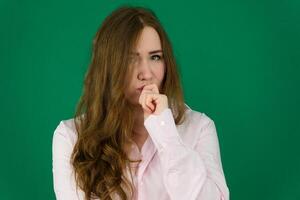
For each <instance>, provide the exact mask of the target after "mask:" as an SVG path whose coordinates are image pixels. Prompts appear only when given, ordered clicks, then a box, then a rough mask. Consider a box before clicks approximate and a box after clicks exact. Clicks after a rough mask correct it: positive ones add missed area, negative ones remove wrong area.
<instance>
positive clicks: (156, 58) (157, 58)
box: [151, 55, 161, 60]
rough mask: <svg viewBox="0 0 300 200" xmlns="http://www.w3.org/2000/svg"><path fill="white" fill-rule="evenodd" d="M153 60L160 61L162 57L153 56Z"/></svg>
mask: <svg viewBox="0 0 300 200" xmlns="http://www.w3.org/2000/svg"><path fill="white" fill-rule="evenodd" d="M151 58H152V60H160V59H161V56H160V55H153V56H151Z"/></svg>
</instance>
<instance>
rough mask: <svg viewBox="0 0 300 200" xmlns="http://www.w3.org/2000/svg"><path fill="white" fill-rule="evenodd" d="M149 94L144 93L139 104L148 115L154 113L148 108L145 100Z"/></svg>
mask: <svg viewBox="0 0 300 200" xmlns="http://www.w3.org/2000/svg"><path fill="white" fill-rule="evenodd" d="M147 95H148V94H147V93H145V92H144V93H142V94H141V96H140V99H139V103H140V104H141V106H142V108H143V110H146V111H147V112H148V113H152V110H151V107H149V106H147V104H146V102H145V99H146V96H147Z"/></svg>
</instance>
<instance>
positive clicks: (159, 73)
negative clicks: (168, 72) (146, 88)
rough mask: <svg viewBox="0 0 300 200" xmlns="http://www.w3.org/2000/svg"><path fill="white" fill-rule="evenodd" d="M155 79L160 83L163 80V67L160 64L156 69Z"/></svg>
mask: <svg viewBox="0 0 300 200" xmlns="http://www.w3.org/2000/svg"><path fill="white" fill-rule="evenodd" d="M156 69H157V70H156V72H155V73H156V78H157V79H158V80H159V81H160V82H161V81H162V80H163V79H164V76H165V65H164V64H161V65H160V66H158V67H157V68H156Z"/></svg>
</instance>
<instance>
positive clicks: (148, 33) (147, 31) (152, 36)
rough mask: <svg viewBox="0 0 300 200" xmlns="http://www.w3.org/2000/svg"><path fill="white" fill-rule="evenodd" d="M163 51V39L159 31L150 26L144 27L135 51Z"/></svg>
mask: <svg viewBox="0 0 300 200" xmlns="http://www.w3.org/2000/svg"><path fill="white" fill-rule="evenodd" d="M158 52H161V41H160V37H159V35H158V33H157V31H156V30H155V29H154V28H152V27H149V26H146V27H144V29H143V30H142V32H141V34H140V37H139V38H138V40H137V44H136V47H135V49H134V50H133V53H158Z"/></svg>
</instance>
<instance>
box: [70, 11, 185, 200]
mask: <svg viewBox="0 0 300 200" xmlns="http://www.w3.org/2000/svg"><path fill="white" fill-rule="evenodd" d="M145 26H151V27H153V28H154V29H155V30H156V31H157V32H158V34H159V36H160V40H161V45H162V50H163V57H164V62H165V66H166V73H165V77H164V80H163V82H162V93H163V94H165V95H166V96H167V97H168V101H169V107H170V109H171V110H172V113H173V117H174V120H175V123H176V124H181V123H182V122H183V120H184V112H185V109H186V107H185V104H184V100H183V93H182V89H181V84H180V79H179V75H178V72H177V67H176V63H175V58H174V56H173V51H172V46H171V43H170V41H169V39H168V36H167V34H166V32H165V31H164V29H163V27H162V26H161V24H160V22H159V20H158V19H157V17H156V15H155V14H154V12H153V11H152V10H150V9H149V8H144V7H140V6H135V7H134V6H128V5H123V6H121V7H119V8H118V9H116V10H115V11H113V12H112V13H111V14H110V15H109V16H108V17H107V18H106V19H105V20H104V22H103V23H102V25H101V27H100V29H99V30H98V32H97V33H96V35H95V38H94V40H93V49H92V59H91V63H90V65H89V69H88V71H87V73H86V74H85V80H84V88H83V94H82V96H81V98H80V101H79V103H78V105H77V109H76V113H75V115H74V118H75V125H76V130H77V133H78V139H77V142H76V144H75V146H74V149H73V152H72V158H71V159H72V160H71V163H72V165H73V167H74V172H75V180H76V185H77V187H78V186H79V187H80V188H81V189H82V190H83V192H84V193H85V198H86V199H91V198H94V197H96V198H100V199H101V200H107V199H112V198H113V195H117V196H119V197H120V198H121V199H123V200H124V199H130V198H131V196H132V194H133V192H134V189H133V186H132V182H131V181H130V180H129V179H128V178H127V177H126V176H125V173H124V172H125V171H123V170H124V169H126V167H127V166H128V163H129V162H131V160H129V159H128V157H127V154H126V152H125V150H124V149H125V147H126V144H127V142H128V141H130V138H131V137H132V132H133V131H132V130H133V123H134V116H133V112H132V107H131V105H130V103H129V102H128V101H127V100H126V98H125V94H124V91H125V87H126V86H127V84H126V83H127V81H128V80H127V76H128V74H130V73H131V69H130V67H129V62H130V57H129V53H130V51H131V50H132V49H134V47H135V44H136V42H137V39H138V37H139V35H140V33H141V31H142V30H143V28H144V27H145ZM126 191H130V192H129V193H128V192H126Z"/></svg>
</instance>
